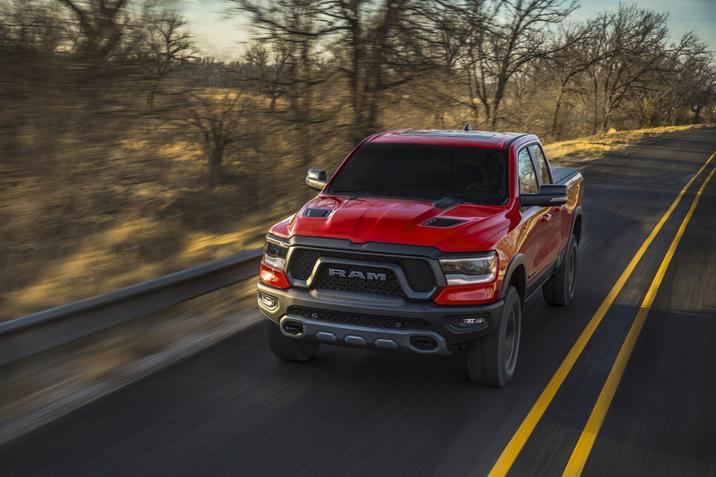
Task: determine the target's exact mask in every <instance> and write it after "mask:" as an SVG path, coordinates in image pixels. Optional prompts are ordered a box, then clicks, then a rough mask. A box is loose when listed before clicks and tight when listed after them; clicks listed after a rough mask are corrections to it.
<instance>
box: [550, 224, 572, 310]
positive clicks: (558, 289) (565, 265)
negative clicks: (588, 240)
mask: <svg viewBox="0 0 716 477" xmlns="http://www.w3.org/2000/svg"><path fill="white" fill-rule="evenodd" d="M576 282H577V240H576V239H575V237H572V240H570V241H569V245H567V254H566V255H565V257H564V260H562V264H561V265H560V266H559V268H558V269H557V272H556V273H555V274H554V275H552V276H551V277H550V278H549V280H547V282H546V283H545V284H544V285H543V286H542V295H544V299H545V300H546V301H547V303H549V304H550V305H554V306H567V305H569V303H570V302H571V301H572V298H574V289H575V285H576Z"/></svg>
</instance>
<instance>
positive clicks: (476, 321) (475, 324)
mask: <svg viewBox="0 0 716 477" xmlns="http://www.w3.org/2000/svg"><path fill="white" fill-rule="evenodd" d="M450 324H451V325H452V326H453V328H457V329H458V330H479V329H482V328H487V317H486V316H484V315H478V316H461V317H458V318H453V319H451V320H450Z"/></svg>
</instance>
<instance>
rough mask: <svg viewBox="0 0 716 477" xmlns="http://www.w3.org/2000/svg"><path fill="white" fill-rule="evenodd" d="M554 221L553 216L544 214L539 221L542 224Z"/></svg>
mask: <svg viewBox="0 0 716 477" xmlns="http://www.w3.org/2000/svg"><path fill="white" fill-rule="evenodd" d="M550 220H552V214H544V215H543V216H542V218H540V219H539V221H540V222H549V221H550Z"/></svg>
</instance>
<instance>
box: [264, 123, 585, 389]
mask: <svg viewBox="0 0 716 477" xmlns="http://www.w3.org/2000/svg"><path fill="white" fill-rule="evenodd" d="M306 183H307V184H308V186H309V187H312V188H314V189H316V190H319V191H320V193H319V194H318V196H316V197H315V198H313V199H312V200H310V201H309V202H308V203H307V204H306V205H304V206H303V208H302V209H301V210H300V211H299V212H298V213H296V214H295V215H292V216H290V217H288V218H287V219H285V220H283V221H281V222H279V223H277V224H276V225H274V226H273V227H272V228H271V230H270V232H269V234H268V235H267V237H266V246H265V251H264V257H263V260H262V263H261V269H260V275H259V284H258V304H259V309H260V311H261V313H262V314H263V315H264V316H266V317H267V318H268V323H267V325H268V341H269V345H270V348H271V350H272V351H273V353H274V354H275V355H276V356H277V357H279V358H281V359H286V360H291V361H304V360H307V359H309V358H311V357H312V356H313V355H314V354H315V353H316V351H317V350H318V348H319V346H320V344H322V343H326V344H335V345H343V346H353V347H359V348H370V349H377V350H404V351H410V352H414V353H429V354H447V353H452V352H456V351H465V352H466V356H467V363H468V372H469V376H470V379H471V380H472V381H473V382H476V383H480V384H485V385H490V386H505V385H506V384H507V383H508V382H509V381H510V380H511V379H512V376H513V375H514V372H515V365H516V363H517V355H518V350H519V345H520V333H521V329H522V320H523V309H524V303H525V301H526V300H528V299H529V298H530V297H532V296H533V295H534V294H535V293H536V292H537V291H538V290H539V289H540V288H541V289H542V291H543V294H544V297H545V299H546V300H547V302H548V303H550V304H552V305H560V306H564V305H567V304H569V302H570V300H571V299H572V298H573V296H574V286H575V277H576V270H577V247H578V246H579V241H580V238H581V235H582V210H581V202H582V176H581V174H580V173H579V172H577V171H576V170H573V169H566V168H554V167H550V165H549V162H548V161H547V158H546V157H545V154H544V151H543V149H542V146H541V144H540V142H539V139H538V138H537V137H536V136H534V135H531V134H514V133H498V132H481V131H424V130H400V131H391V132H386V133H381V134H376V135H374V136H371V137H368V138H366V139H365V140H363V141H362V142H361V143H360V144H359V145H358V146H356V148H355V149H353V151H352V152H351V153H350V154H349V155H348V157H347V158H346V159H345V160H344V161H343V163H342V164H341V165H340V166H339V167H338V169H337V170H336V172H335V173H334V174H333V176H332V177H331V179H330V180H328V177H327V174H326V172H325V171H323V170H317V169H311V170H309V171H308V175H307V177H306Z"/></svg>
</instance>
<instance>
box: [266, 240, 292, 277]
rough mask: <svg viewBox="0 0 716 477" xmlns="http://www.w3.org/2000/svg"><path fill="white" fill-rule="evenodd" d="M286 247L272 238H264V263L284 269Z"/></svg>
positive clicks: (277, 268)
mask: <svg viewBox="0 0 716 477" xmlns="http://www.w3.org/2000/svg"><path fill="white" fill-rule="evenodd" d="M287 252H288V247H286V246H285V245H282V244H280V243H278V242H274V241H272V240H268V239H267V240H266V245H265V246H264V263H266V265H268V266H270V267H272V268H275V269H276V270H285V269H286V253H287Z"/></svg>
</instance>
